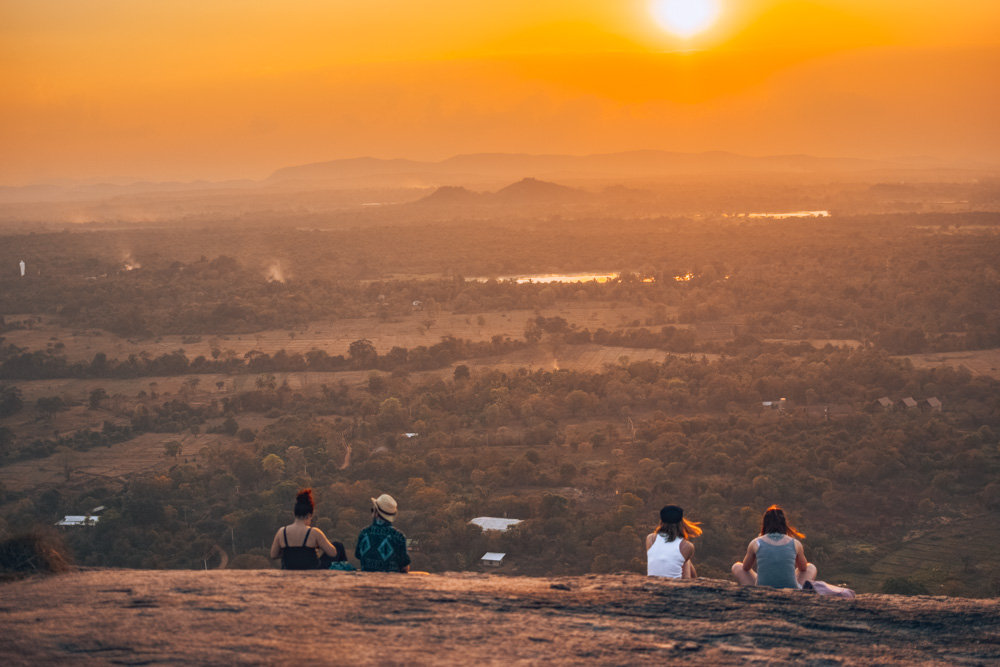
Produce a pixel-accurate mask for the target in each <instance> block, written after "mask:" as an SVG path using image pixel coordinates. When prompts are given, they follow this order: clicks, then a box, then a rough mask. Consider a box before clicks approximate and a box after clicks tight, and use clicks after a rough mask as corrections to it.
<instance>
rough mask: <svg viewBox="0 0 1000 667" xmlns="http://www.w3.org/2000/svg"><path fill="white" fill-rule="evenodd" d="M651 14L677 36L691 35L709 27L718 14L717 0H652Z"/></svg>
mask: <svg viewBox="0 0 1000 667" xmlns="http://www.w3.org/2000/svg"><path fill="white" fill-rule="evenodd" d="M652 10H653V16H654V17H655V18H656V20H657V21H658V22H659V23H660V25H662V26H663V27H664V29H666V30H667V31H669V32H672V33H673V34H675V35H677V36H678V37H691V36H692V35H696V34H697V33H699V32H701V31H703V30H705V29H707V28H709V27H711V26H712V24H713V23H714V22H715V20H716V19H717V18H718V16H719V10H720V7H719V3H718V2H717V0H654V2H653V3H652Z"/></svg>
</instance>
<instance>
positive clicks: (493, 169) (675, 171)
mask: <svg viewBox="0 0 1000 667" xmlns="http://www.w3.org/2000/svg"><path fill="white" fill-rule="evenodd" d="M975 167H976V165H971V164H958V163H952V162H947V161H944V160H938V159H936V158H923V157H919V158H906V159H899V160H868V159H860V158H821V157H812V156H809V155H773V156H766V157H750V156H746V155H737V154H735V153H726V152H721V151H715V152H709V153H673V152H668V151H656V150H642V151H629V152H624V153H605V154H599V155H584V156H575V155H525V154H513V153H476V154H471V155H456V156H455V157H450V158H448V159H446V160H441V161H440V162H418V161H415V160H380V159H377V158H370V157H366V158H356V159H348V160H331V161H329V162H317V163H314V164H306V165H300V166H297V167H285V168H283V169H279V170H277V171H276V172H274V173H273V174H271V176H270V177H268V178H267V179H265V181H264V182H265V183H276V182H281V181H293V180H294V181H320V182H336V181H352V180H364V179H371V178H378V177H382V178H386V179H387V180H398V179H399V178H400V177H410V178H413V179H420V180H426V179H428V178H434V179H437V180H438V181H451V182H452V183H455V182H463V181H465V180H469V179H474V180H478V179H482V178H491V179H507V180H510V179H517V178H522V177H524V176H526V175H533V176H535V177H539V178H567V177H577V178H580V177H584V178H641V177H656V176H672V175H679V174H708V173H741V172H742V173H756V172H769V173H780V172H796V173H808V172H857V171H878V170H897V169H947V168H975ZM979 167H980V168H983V167H985V165H979ZM391 177H395V178H391Z"/></svg>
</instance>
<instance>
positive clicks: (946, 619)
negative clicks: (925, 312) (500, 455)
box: [0, 570, 1000, 665]
mask: <svg viewBox="0 0 1000 667" xmlns="http://www.w3.org/2000/svg"><path fill="white" fill-rule="evenodd" d="M0 628H3V630H4V632H3V633H2V635H0V662H2V663H3V664H5V665H28V664H33V665H34V664H59V663H62V664H121V665H155V664H165V663H174V664H177V663H181V664H274V663H291V662H313V661H316V662H320V663H321V664H344V665H354V664H380V665H386V664H390V665H391V664H400V665H402V664H431V665H434V664H455V663H461V664H470V663H477V664H501V663H503V664H509V663H532V664H537V663H539V662H542V661H547V662H559V663H565V664H583V663H587V664H592V663H607V664H650V661H653V663H662V662H664V661H667V660H675V661H683V662H687V663H691V664H715V665H727V664H734V665H735V664H745V663H747V662H769V663H788V664H793V663H794V664H805V665H869V664H873V663H879V664H912V663H915V662H921V663H938V664H960V665H975V664H984V663H988V662H995V661H998V660H1000V600H968V599H957V598H931V597H911V598H907V597H899V596H891V595H862V596H860V597H858V598H857V599H856V600H842V599H830V598H821V597H818V596H816V595H815V594H812V593H807V592H797V591H774V590H765V589H740V588H738V587H736V586H735V585H733V584H730V583H728V582H722V581H713V580H698V581H695V582H674V581H666V580H658V579H649V578H647V577H643V576H639V575H634V574H621V575H601V576H596V575H588V576H583V577H558V578H528V577H502V576H495V575H494V576H491V575H487V574H469V573H451V574H441V575H428V576H419V575H377V574H362V573H355V574H351V573H327V572H297V573H296V572H281V571H277V570H256V571H232V570H229V571H209V572H205V571H196V570H194V571H192V570H187V571H177V570H172V571H146V570H89V571H82V572H77V573H72V574H67V575H60V576H50V577H35V578H31V579H26V580H22V581H17V582H10V583H6V584H2V585H0Z"/></svg>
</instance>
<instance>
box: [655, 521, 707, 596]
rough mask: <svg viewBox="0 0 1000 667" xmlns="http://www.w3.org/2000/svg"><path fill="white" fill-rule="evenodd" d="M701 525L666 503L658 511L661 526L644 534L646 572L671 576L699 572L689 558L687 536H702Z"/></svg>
mask: <svg viewBox="0 0 1000 667" xmlns="http://www.w3.org/2000/svg"><path fill="white" fill-rule="evenodd" d="M699 525H700V524H697V523H693V522H691V521H688V520H687V519H685V518H684V510H683V509H681V508H680V507H678V506H677V505H667V506H666V507H664V508H663V509H661V510H660V525H659V526H657V527H656V531H655V532H653V533H650V534H649V535H647V536H646V574H648V575H649V576H651V577H669V578H670V579H694V578H695V577H697V576H698V573H697V572H696V571H695V569H694V563H692V562H691V557H692V556H693V555H694V545H693V544H691V543H690V542H689V541H688V539H689V538H692V537H697V536H698V535H701V528H699Z"/></svg>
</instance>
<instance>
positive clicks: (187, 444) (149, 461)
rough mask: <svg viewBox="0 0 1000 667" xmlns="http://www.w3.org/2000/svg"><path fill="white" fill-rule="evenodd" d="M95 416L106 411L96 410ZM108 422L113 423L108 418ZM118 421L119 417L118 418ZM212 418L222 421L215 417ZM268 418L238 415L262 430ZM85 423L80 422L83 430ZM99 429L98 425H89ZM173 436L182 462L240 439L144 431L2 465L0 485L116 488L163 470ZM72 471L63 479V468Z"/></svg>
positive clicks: (14, 487) (13, 488) (24, 488)
mask: <svg viewBox="0 0 1000 667" xmlns="http://www.w3.org/2000/svg"><path fill="white" fill-rule="evenodd" d="M91 414H96V415H97V416H98V417H104V418H107V417H108V414H107V413H106V412H103V411H97V412H96V413H91ZM112 421H115V420H114V419H112ZM118 421H120V420H118ZM215 421H221V419H219V420H215ZM268 421H269V420H267V419H266V418H264V417H262V416H260V415H253V414H244V415H240V425H241V426H243V427H249V428H253V429H257V428H260V427H261V426H263V425H265V424H266V423H267V422H268ZM84 426H87V425H86V424H85V425H83V426H81V428H83V427H84ZM89 426H91V427H95V426H96V427H97V428H99V427H100V424H99V423H96V424H89ZM171 440H176V441H178V442H180V443H181V447H182V450H181V456H180V459H181V460H187V461H188V462H195V461H197V455H198V452H200V451H201V449H202V448H203V447H209V446H212V445H215V444H226V445H231V444H234V443H238V442H239V441H238V440H237V439H236V438H234V437H230V436H227V435H222V434H218V433H201V434H199V435H192V434H191V433H187V432H184V433H142V434H140V435H138V436H136V437H134V438H132V439H131V440H127V441H125V442H119V443H116V444H113V445H111V446H110V447H94V448H92V449H89V450H87V451H75V450H74V451H69V452H57V453H55V454H52V455H51V456H47V457H45V458H43V459H31V460H28V461H19V462H16V463H10V464H8V465H5V466H0V484H2V485H3V486H4V488H6V489H7V490H8V491H16V492H21V491H31V490H35V489H38V490H44V489H50V488H59V489H63V490H66V489H80V490H82V489H84V488H87V487H90V486H93V485H94V483H95V482H96V483H98V484H99V485H102V486H117V485H118V484H120V483H122V482H124V481H125V480H126V479H127V478H128V476H130V475H136V474H140V473H146V472H155V471H163V472H165V471H167V470H169V469H170V467H171V466H173V465H175V464H176V463H177V460H175V459H173V458H169V457H167V456H165V455H164V451H163V445H164V444H165V443H167V442H170V441H171ZM67 469H70V471H71V472H70V475H69V477H68V478H67V475H66V471H67Z"/></svg>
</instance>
